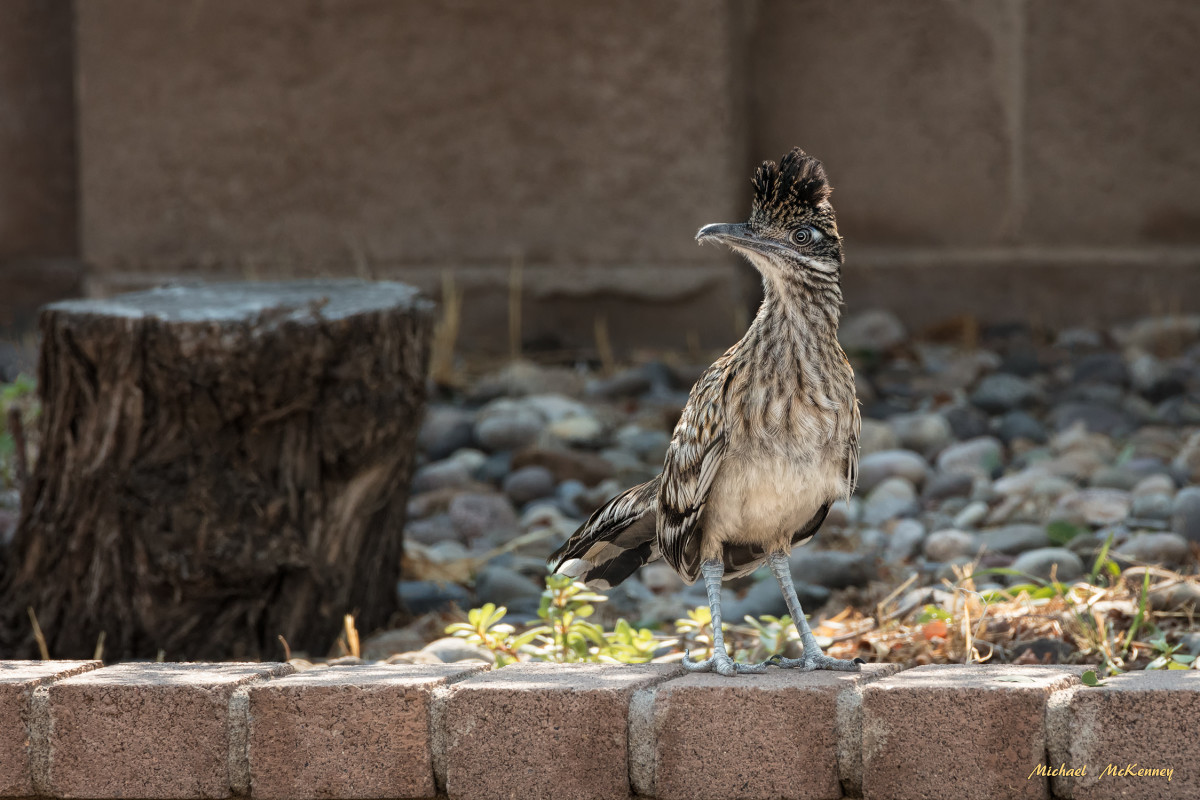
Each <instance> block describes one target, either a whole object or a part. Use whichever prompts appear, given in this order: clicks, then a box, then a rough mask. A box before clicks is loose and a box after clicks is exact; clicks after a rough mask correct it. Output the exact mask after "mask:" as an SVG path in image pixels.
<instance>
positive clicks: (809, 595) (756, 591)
mask: <svg viewBox="0 0 1200 800" xmlns="http://www.w3.org/2000/svg"><path fill="white" fill-rule="evenodd" d="M801 549H803V548H801ZM796 552H799V550H797V551H796ZM796 597H797V598H798V599H799V600H800V607H801V608H803V609H804V611H805V613H811V612H813V611H815V610H817V609H818V608H820V607H821V606H823V605H825V603H826V601H828V600H829V589H826V588H825V587H824V586H817V585H814V584H808V583H797V584H796ZM697 600H698V601H699V603H698V604H700V605H703V603H704V601H703V599H702V598H701V597H699V596H698V597H697ZM721 611H722V613H723V614H724V615H725V618H726V619H727V620H729V622H731V623H734V624H741V623H742V620H743V618H744V617H746V616H751V617H761V616H763V615H764V614H770V615H771V616H774V617H781V616H783V615H784V614H786V613H788V607H787V601H785V600H784V599H783V592H782V591H780V589H779V584H778V583H776V581H775V578H774V577H773V576H771V575H769V574H768V576H767V577H766V578H764V579H763V580H759V581H755V582H754V584H753V585H751V587H750V588H749V589H748V590H747V591H746V594H745V595H743V596H742V597H740V598H733V599H732V600H726V601H725V602H724V603H722V607H721Z"/></svg>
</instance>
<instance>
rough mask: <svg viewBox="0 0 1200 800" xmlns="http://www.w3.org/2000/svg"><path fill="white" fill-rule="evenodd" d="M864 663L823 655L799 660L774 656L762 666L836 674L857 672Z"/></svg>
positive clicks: (857, 660) (858, 660)
mask: <svg viewBox="0 0 1200 800" xmlns="http://www.w3.org/2000/svg"><path fill="white" fill-rule="evenodd" d="M865 663H867V662H865V661H863V660H862V659H861V658H856V659H854V660H853V661H845V660H843V659H840V658H833V657H831V656H827V655H825V654H824V653H818V654H816V655H812V656H809V655H804V656H801V657H800V658H784V657H783V656H781V655H774V656H771V657H770V658H768V659H767V660H766V661H764V662H763V664H772V665H774V666H776V667H779V668H780V669H798V670H800V671H801V672H812V671H813V670H818V669H831V670H836V671H838V672H858V671H860V670H861V669H862V665H863V664H865Z"/></svg>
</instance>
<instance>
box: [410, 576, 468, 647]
mask: <svg viewBox="0 0 1200 800" xmlns="http://www.w3.org/2000/svg"><path fill="white" fill-rule="evenodd" d="M396 591H397V592H399V594H400V602H401V603H403V604H404V608H405V609H406V610H407V611H408V613H410V614H412V615H413V616H420V615H421V614H427V613H429V612H430V611H446V610H448V609H449V608H450V607H451V606H458V607H459V608H461V609H466V608H469V603H470V602H471V595H470V594H468V593H467V590H466V589H464V588H462V587H461V586H459V585H458V584H457V583H448V582H442V581H400V582H399V583H398V584H397V585H396ZM405 649H408V648H405Z"/></svg>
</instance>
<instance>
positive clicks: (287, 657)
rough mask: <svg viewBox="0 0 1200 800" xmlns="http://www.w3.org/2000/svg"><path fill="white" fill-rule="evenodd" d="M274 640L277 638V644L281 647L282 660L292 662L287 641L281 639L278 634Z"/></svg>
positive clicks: (281, 636) (280, 635)
mask: <svg viewBox="0 0 1200 800" xmlns="http://www.w3.org/2000/svg"><path fill="white" fill-rule="evenodd" d="M275 638H277V639H278V640H279V643H280V644H281V645H283V660H284V661H291V660H292V648H291V647H289V646H288V643H287V639H285V638H283V634H282V633H281V634H278V635H277V636H276V637H275Z"/></svg>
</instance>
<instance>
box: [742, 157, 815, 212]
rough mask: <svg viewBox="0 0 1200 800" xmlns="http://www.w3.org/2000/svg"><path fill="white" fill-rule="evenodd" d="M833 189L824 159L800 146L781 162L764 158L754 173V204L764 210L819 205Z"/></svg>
mask: <svg viewBox="0 0 1200 800" xmlns="http://www.w3.org/2000/svg"><path fill="white" fill-rule="evenodd" d="M832 192H833V187H832V186H830V185H829V179H828V178H827V177H825V168H824V167H823V166H821V162H820V161H818V160H817V159H815V158H813V157H812V156H810V155H808V154H807V153H805V152H804V151H803V150H801V149H800V148H799V147H794V148H792V152H790V153H788V154H787V155H786V156H784V157H783V158H782V159H781V160H780V162H779V165H778V166H776V164H775V162H774V161H764V162H763V165H762V166H761V167H759V168H758V170H757V171H756V172H755V173H754V207H755V209H756V210H759V211H762V212H764V213H771V212H776V213H777V212H779V211H786V210H788V209H791V208H797V207H799V206H809V207H815V206H817V205H819V204H820V203H823V202H825V201H827V200H828V199H829V195H830V194H831V193H832Z"/></svg>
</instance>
